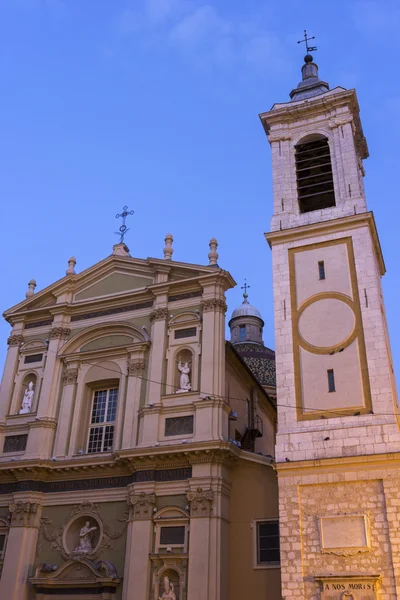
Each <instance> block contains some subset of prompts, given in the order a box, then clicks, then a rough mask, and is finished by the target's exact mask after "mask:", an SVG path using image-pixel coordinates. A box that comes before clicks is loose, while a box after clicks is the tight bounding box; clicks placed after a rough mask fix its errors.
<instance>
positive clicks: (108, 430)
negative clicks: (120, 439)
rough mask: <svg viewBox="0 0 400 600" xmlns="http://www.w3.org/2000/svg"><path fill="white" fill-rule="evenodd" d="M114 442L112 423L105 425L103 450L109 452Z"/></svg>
mask: <svg viewBox="0 0 400 600" xmlns="http://www.w3.org/2000/svg"><path fill="white" fill-rule="evenodd" d="M113 443H114V425H109V426H108V427H105V435H104V446H103V452H109V451H110V450H112V449H113Z"/></svg>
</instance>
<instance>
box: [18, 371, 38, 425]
mask: <svg viewBox="0 0 400 600" xmlns="http://www.w3.org/2000/svg"><path fill="white" fill-rule="evenodd" d="M37 381H38V378H37V375H36V373H28V374H27V375H25V377H24V378H23V380H22V384H21V392H20V395H19V398H18V406H17V413H18V414H20V415H24V414H29V413H32V412H35V411H36V407H37V395H38V391H39V390H38V386H37Z"/></svg>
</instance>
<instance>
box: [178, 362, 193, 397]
mask: <svg viewBox="0 0 400 600" xmlns="http://www.w3.org/2000/svg"><path fill="white" fill-rule="evenodd" d="M178 371H180V373H181V376H180V379H179V386H180V388H179V390H177V391H176V393H180V392H189V391H190V390H191V389H192V386H191V385H190V379H189V373H190V367H189V363H187V362H185V363H183V362H181V360H180V361H179V362H178Z"/></svg>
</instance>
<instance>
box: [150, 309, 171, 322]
mask: <svg viewBox="0 0 400 600" xmlns="http://www.w3.org/2000/svg"><path fill="white" fill-rule="evenodd" d="M167 317H168V308H167V307H166V306H159V307H158V308H154V309H153V310H152V311H151V313H150V321H151V322H152V323H153V321H165V320H166V319H167Z"/></svg>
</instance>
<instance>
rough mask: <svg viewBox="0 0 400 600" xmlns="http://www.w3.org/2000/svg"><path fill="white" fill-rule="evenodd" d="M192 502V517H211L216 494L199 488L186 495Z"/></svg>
mask: <svg viewBox="0 0 400 600" xmlns="http://www.w3.org/2000/svg"><path fill="white" fill-rule="evenodd" d="M186 498H187V499H188V501H189V502H190V517H191V518H192V517H210V516H211V514H212V512H213V506H212V504H213V499H214V492H213V491H212V490H211V489H208V490H203V488H201V487H198V488H196V490H191V491H190V492H188V493H187V494H186Z"/></svg>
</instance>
